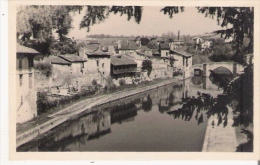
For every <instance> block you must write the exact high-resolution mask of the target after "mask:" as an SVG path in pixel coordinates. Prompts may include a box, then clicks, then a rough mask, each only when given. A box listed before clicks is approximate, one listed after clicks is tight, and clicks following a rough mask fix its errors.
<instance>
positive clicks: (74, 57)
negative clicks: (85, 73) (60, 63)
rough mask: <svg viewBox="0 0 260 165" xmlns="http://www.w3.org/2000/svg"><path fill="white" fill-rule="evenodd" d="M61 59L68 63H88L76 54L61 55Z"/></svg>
mask: <svg viewBox="0 0 260 165" xmlns="http://www.w3.org/2000/svg"><path fill="white" fill-rule="evenodd" d="M59 57H60V58H62V59H64V60H66V61H68V62H86V61H87V60H85V59H83V58H82V57H79V56H77V55H74V54H66V55H60V56H59Z"/></svg>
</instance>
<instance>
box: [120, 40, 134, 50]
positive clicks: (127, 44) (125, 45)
mask: <svg viewBox="0 0 260 165" xmlns="http://www.w3.org/2000/svg"><path fill="white" fill-rule="evenodd" d="M136 49H138V46H137V44H136V42H134V41H128V42H122V43H121V47H120V48H119V50H136Z"/></svg>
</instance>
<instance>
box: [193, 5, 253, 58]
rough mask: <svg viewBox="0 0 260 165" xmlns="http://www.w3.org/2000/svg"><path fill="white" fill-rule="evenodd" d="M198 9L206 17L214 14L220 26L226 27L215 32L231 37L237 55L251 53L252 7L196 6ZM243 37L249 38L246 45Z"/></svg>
mask: <svg viewBox="0 0 260 165" xmlns="http://www.w3.org/2000/svg"><path fill="white" fill-rule="evenodd" d="M198 11H199V12H200V13H204V14H205V16H206V17H207V16H209V17H214V16H216V17H217V21H218V23H219V24H220V25H221V27H226V29H225V30H218V31H216V33H218V34H221V36H224V37H225V38H229V37H233V41H234V43H235V47H236V55H237V56H242V53H253V43H254V42H253V34H254V8H253V7H198ZM220 22H221V23H220ZM228 26H231V27H230V28H229V27H228ZM245 37H247V38H248V39H249V42H248V44H247V45H244V38H245ZM241 59H243V57H241ZM238 62H241V61H238Z"/></svg>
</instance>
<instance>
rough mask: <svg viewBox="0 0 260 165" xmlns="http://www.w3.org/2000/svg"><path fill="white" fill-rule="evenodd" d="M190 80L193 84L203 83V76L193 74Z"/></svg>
mask: <svg viewBox="0 0 260 165" xmlns="http://www.w3.org/2000/svg"><path fill="white" fill-rule="evenodd" d="M191 82H192V84H193V85H201V84H202V83H203V77H202V76H194V77H192V78H191Z"/></svg>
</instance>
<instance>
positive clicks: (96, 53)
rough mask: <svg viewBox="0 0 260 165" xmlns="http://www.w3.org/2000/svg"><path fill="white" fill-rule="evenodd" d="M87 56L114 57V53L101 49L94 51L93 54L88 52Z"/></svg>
mask: <svg viewBox="0 0 260 165" xmlns="http://www.w3.org/2000/svg"><path fill="white" fill-rule="evenodd" d="M86 54H87V55H92V56H104V55H105V56H112V53H109V52H103V51H101V50H100V49H98V50H96V51H93V52H87V53H86Z"/></svg>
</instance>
